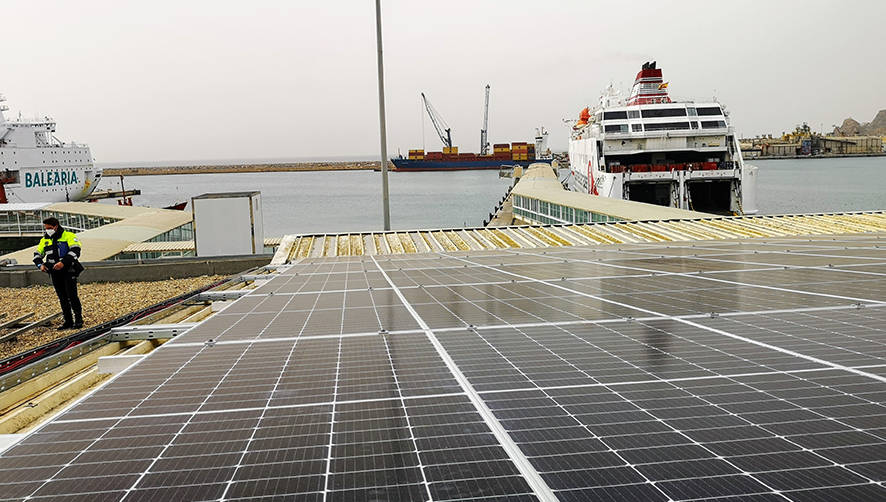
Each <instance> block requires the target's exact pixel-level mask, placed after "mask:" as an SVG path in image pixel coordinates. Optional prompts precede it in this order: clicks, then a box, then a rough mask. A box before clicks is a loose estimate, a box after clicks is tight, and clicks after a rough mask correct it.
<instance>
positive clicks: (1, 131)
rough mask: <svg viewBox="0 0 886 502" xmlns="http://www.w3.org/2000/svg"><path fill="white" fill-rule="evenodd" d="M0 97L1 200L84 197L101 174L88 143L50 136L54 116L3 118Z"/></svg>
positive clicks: (31, 200) (39, 200) (19, 201)
mask: <svg viewBox="0 0 886 502" xmlns="http://www.w3.org/2000/svg"><path fill="white" fill-rule="evenodd" d="M3 101H5V99H4V98H3V96H0V203H27V202H66V201H79V200H83V199H85V198H87V197H88V196H89V195H90V194H91V193H92V192H93V190H95V187H96V186H97V185H98V182H99V180H100V179H101V169H97V168H96V167H95V164H94V162H93V159H92V153H91V152H90V151H89V147H88V146H86V145H82V144H77V143H73V142H70V143H64V142H62V141H60V140H59V139H58V138H56V137H55V135H54V133H55V121H54V120H52V119H51V118H49V117H44V118H42V119H33V120H23V119H22V118H18V119H16V120H7V119H6V117H5V116H4V114H3V112H5V111H6V110H8V108H7V107H6V106H4V105H3Z"/></svg>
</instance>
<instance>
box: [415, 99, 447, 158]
mask: <svg viewBox="0 0 886 502" xmlns="http://www.w3.org/2000/svg"><path fill="white" fill-rule="evenodd" d="M421 101H422V103H424V105H425V110H427V111H428V117H431V123H432V124H434V129H436V130H437V136H440V141H442V142H443V146H445V147H446V148H451V147H452V134H451V131H452V129H451V128H450V127H449V125H448V124H446V121H445V120H443V117H441V116H440V114H439V113H437V110H435V109H434V107H433V106H431V102H430V101H428V98H427V97H425V93H421Z"/></svg>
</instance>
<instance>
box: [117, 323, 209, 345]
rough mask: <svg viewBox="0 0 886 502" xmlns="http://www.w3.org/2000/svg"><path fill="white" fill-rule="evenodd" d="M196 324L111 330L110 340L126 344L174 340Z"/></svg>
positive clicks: (152, 325) (125, 327)
mask: <svg viewBox="0 0 886 502" xmlns="http://www.w3.org/2000/svg"><path fill="white" fill-rule="evenodd" d="M196 325H197V323H195V322H183V323H179V324H144V325H132V326H120V327H118V328H111V331H110V333H108V340H109V341H111V342H125V341H128V340H154V339H157V338H173V337H175V336H178V335H180V334H182V333H184V332H185V331H187V330H189V329H191V328H193V327H194V326H196Z"/></svg>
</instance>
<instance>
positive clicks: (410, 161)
mask: <svg viewBox="0 0 886 502" xmlns="http://www.w3.org/2000/svg"><path fill="white" fill-rule="evenodd" d="M547 134H548V133H547V132H542V133H540V134H539V136H538V137H536V142H535V143H527V142H514V143H510V144H508V143H497V144H495V145H493V146H492V154H486V155H481V154H477V153H459V152H458V147H457V146H453V147H444V148H443V151H440V152H425V151H424V150H409V154H408V156H407V157H405V158H404V157H402V156H400V157H395V158H393V159H391V162H392V163H393V164H394V169H393V170H394V171H464V170H471V169H499V168H500V167H501V166H515V165H518V166H524V167H525V166H528V165H529V164H532V163H534V162H550V160H551V159H552V156H551V152H550V150H548V149H547ZM540 147H541V148H544V150H541V151H542V152H544V153H543V154H541V155H539V154H537V152H538V151H539V149H540Z"/></svg>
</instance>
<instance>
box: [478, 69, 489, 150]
mask: <svg viewBox="0 0 886 502" xmlns="http://www.w3.org/2000/svg"><path fill="white" fill-rule="evenodd" d="M488 129H489V84H486V102H485V103H484V104H483V129H480V155H488V154H489V140H488V139H487V131H488Z"/></svg>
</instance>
